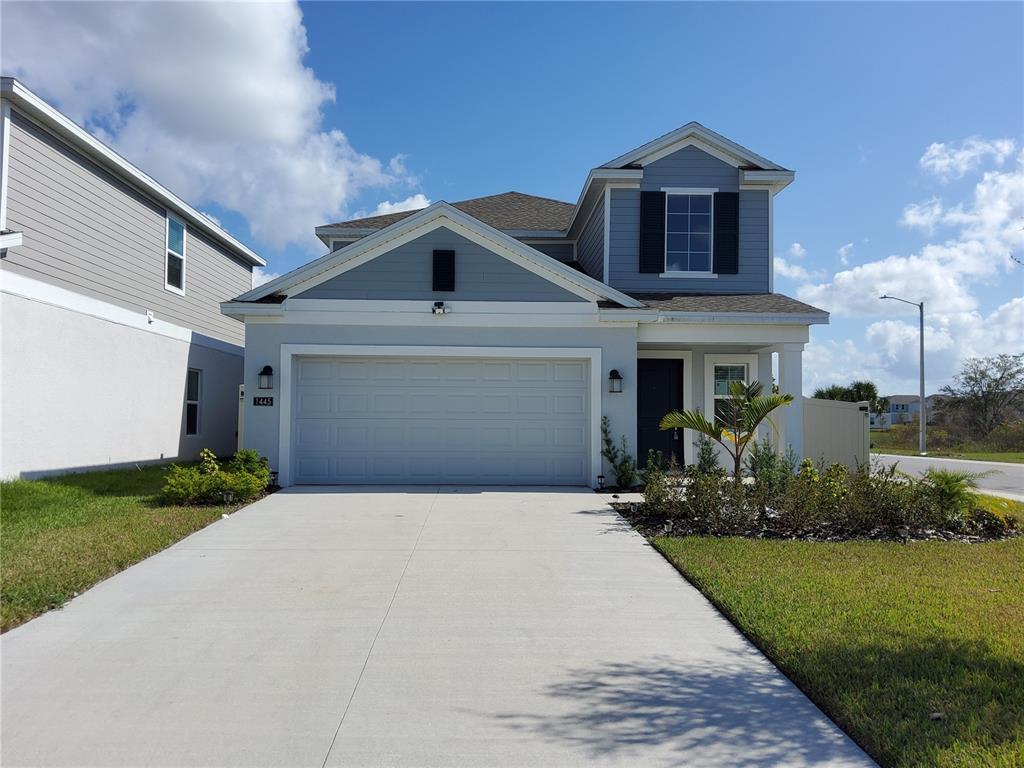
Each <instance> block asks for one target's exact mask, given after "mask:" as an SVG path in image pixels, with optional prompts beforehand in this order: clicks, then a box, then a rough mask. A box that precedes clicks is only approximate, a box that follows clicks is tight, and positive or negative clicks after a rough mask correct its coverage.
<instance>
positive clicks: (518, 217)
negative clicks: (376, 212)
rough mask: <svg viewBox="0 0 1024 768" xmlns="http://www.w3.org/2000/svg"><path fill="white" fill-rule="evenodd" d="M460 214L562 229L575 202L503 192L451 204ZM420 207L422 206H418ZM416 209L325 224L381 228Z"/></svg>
mask: <svg viewBox="0 0 1024 768" xmlns="http://www.w3.org/2000/svg"><path fill="white" fill-rule="evenodd" d="M452 206H453V207H455V208H458V209H459V210H460V211H462V212H463V213H468V214H469V215H470V216H472V217H473V218H475V219H479V220H480V221H482V222H483V223H484V224H487V225H489V226H492V227H494V228H495V229H505V230H507V229H530V230H564V229H567V228H568V227H569V221H570V219H572V212H573V210H574V209H575V207H576V206H575V205H573V204H572V203H563V202H562V201H561V200H552V199H551V198H549V197H537V196H535V195H524V194H523V193H522V192H503V193H501V194H500V195H488V196H487V197H474V198H473V199H471V200H461V201H459V202H457V203H452ZM417 210H422V209H417ZM415 212H416V211H402V212H400V213H386V214H384V215H383V216H368V217H366V218H363V219H350V220H348V221H339V222H337V223H335V224H327V225H325V226H328V227H337V228H339V229H383V228H384V227H388V226H390V225H392V224H394V223H395V222H396V221H401V220H402V219H404V218H406V217H407V216H410V215H412V214H413V213H415Z"/></svg>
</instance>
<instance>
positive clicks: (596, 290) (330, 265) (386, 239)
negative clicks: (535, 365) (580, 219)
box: [238, 201, 643, 307]
mask: <svg viewBox="0 0 1024 768" xmlns="http://www.w3.org/2000/svg"><path fill="white" fill-rule="evenodd" d="M439 227H446V228H448V229H450V230H452V231H453V232H455V233H456V234H459V235H461V236H463V237H465V238H466V239H467V240H470V241H472V242H474V243H476V244H477V245H479V246H480V247H482V248H486V249H487V250H489V251H492V252H493V253H496V254H497V255H499V256H503V257H504V258H507V259H508V260H509V261H511V262H513V263H514V264H517V265H519V266H521V267H523V268H524V269H527V270H529V271H530V272H533V273H534V274H536V275H538V276H540V277H543V278H544V279H546V280H548V281H550V282H552V283H555V284H556V285H559V286H561V287H562V288H565V289H566V290H568V291H570V292H571V293H574V294H576V295H577V296H580V297H581V298H584V299H587V300H590V301H594V300H598V299H609V300H611V301H615V302H617V303H619V304H622V305H623V306H630V307H640V306H643V305H642V304H641V303H640V302H639V301H637V300H636V299H633V298H631V297H629V296H627V295H625V294H624V293H621V292H619V291H617V290H615V289H614V288H611V287H609V286H607V285H605V284H604V283H602V282H601V281H599V280H595V279H594V278H592V277H589V276H588V275H584V274H582V273H580V272H578V271H577V270H575V269H573V268H572V267H569V266H566V265H565V264H562V263H561V262H559V261H557V260H555V259H552V258H551V257H550V256H546V255H545V254H543V253H541V252H540V251H537V250H534V249H533V248H530V247H529V246H528V245H526V244H524V243H521V242H520V241H519V240H516V239H515V238H513V237H511V236H509V235H506V234H505V233H504V232H500V231H499V230H496V229H494V228H493V227H490V226H488V225H486V224H484V223H483V222H481V221H479V220H478V219H474V218H473V217H472V216H469V215H468V214H465V213H463V212H462V211H460V210H458V209H456V208H453V207H452V206H451V205H449V204H448V203H445V202H443V201H441V202H437V203H434V204H433V205H431V206H429V207H428V208H424V209H423V210H422V211H419V212H418V213H415V214H413V215H412V216H409V217H408V218H405V219H403V220H402V221H399V222H396V223H395V224H392V225H391V226H389V227H385V228H384V229H382V230H380V231H379V232H377V233H376V234H373V235H370V236H369V237H366V238H363V239H362V240H361V241H359V242H358V243H354V244H353V245H351V246H349V247H348V248H345V249H344V253H343V252H342V251H336V252H334V253H332V254H328V255H327V256H323V257H321V258H319V259H317V260H316V261H313V262H311V263H309V264H307V265H306V266H304V267H299V268H298V269H296V270H294V271H293V272H290V273H288V274H287V275H283V276H281V277H279V278H277V279H276V280H271V281H270V282H269V283H266V284H264V285H262V286H260V287H259V288H257V289H255V290H253V291H249V292H248V293H245V294H243V295H241V296H239V297H238V300H239V301H252V300H254V299H259V298H262V297H264V296H269V295H271V294H273V293H277V292H280V291H293V292H295V293H301V292H302V291H305V290H308V289H310V288H312V287H313V286H315V285H318V284H320V283H322V282H324V281H326V280H330V279H331V278H333V277H336V276H337V275H340V274H343V273H345V272H347V271H348V270H350V269H354V268H356V267H358V266H360V265H361V264H365V263H367V262H368V261H371V260H372V259H374V258H376V257H377V256H380V255H382V254H384V253H387V252H388V251H390V250H393V249H394V248H397V247H399V246H401V245H404V244H405V243H408V242H411V241H412V240H415V239H416V238H418V237H421V236H422V235H424V234H426V233H428V232H431V231H433V230H435V229H437V228H439Z"/></svg>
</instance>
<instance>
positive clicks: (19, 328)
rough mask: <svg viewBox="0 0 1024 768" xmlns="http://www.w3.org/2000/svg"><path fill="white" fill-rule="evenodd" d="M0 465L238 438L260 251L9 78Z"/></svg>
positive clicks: (189, 448) (42, 469) (68, 461)
mask: <svg viewBox="0 0 1024 768" xmlns="http://www.w3.org/2000/svg"><path fill="white" fill-rule="evenodd" d="M0 105H2V123H0V130H2V139H3V142H2V146H3V154H2V159H0V305H2V306H0V311H2V329H3V345H2V352H0V366H2V379H0V384H2V404H0V418H2V433H3V434H2V442H0V476H3V477H12V476H26V475H27V476H32V475H36V474H45V473H52V472H59V471H63V470H70V469H80V468H91V467H105V466H114V465H124V464H129V463H134V462H143V461H158V460H161V459H164V460H166V459H176V458H186V459H188V458H193V457H195V456H196V455H197V454H198V452H199V450H200V449H201V448H204V447H208V448H211V449H213V450H214V451H217V452H219V453H228V452H230V451H231V450H233V448H234V447H235V444H236V442H235V441H236V437H235V435H236V430H237V420H238V388H239V385H240V384H241V382H242V357H243V344H244V341H245V332H244V327H243V325H242V324H241V323H240V322H238V321H237V320H236V319H234V318H231V317H228V316H226V315H224V314H222V313H221V312H220V306H219V305H220V302H221V301H222V300H224V299H225V298H229V297H231V296H235V295H237V294H238V293H239V292H242V291H248V290H250V289H251V288H252V277H253V268H254V267H257V266H262V265H263V264H264V263H265V262H264V261H263V259H261V258H260V257H259V256H257V255H256V254H255V253H253V252H252V251H251V250H249V248H247V247H246V246H244V245H243V244H242V243H240V242H238V241H237V240H235V239H234V238H233V237H231V235H229V234H228V233H227V232H225V231H224V230H223V229H221V228H220V227H219V226H217V224H216V223H214V222H213V221H212V220H211V219H210V218H208V217H206V216H204V215H203V214H201V213H200V212H199V211H197V210H195V209H194V208H192V207H191V206H190V205H188V204H187V203H186V202H185V201H183V200H182V199H181V198H179V197H177V196H176V195H175V194H174V193H172V192H171V191H169V190H168V189H166V188H165V187H163V186H162V185H161V184H160V183H159V182H157V181H155V180H154V179H153V178H151V177H150V176H148V175H146V173H145V172H143V171H142V170H140V169H139V168H137V167H135V166H134V165H132V164H131V163H129V162H128V161H127V160H125V159H124V158H123V157H121V156H120V155H118V154H117V153H115V152H114V151H113V150H111V149H110V148H109V147H107V146H106V145H104V144H103V143H101V142H100V141H98V140H97V139H95V138H94V137H93V136H92V135H90V134H89V133H88V132H86V131H85V130H84V129H82V128H81V127H79V126H78V125H76V124H75V123H74V122H72V121H71V120H70V119H68V118H67V117H66V116H65V115H63V114H61V113H60V112H58V111H57V110H56V109H54V108H53V107H52V106H50V105H49V104H47V103H46V102H45V101H43V100H42V99H40V98H39V97H38V96H37V95H36V94H34V93H33V92H32V91H30V90H29V89H28V88H26V87H25V86H24V85H23V84H22V83H20V82H18V81H17V80H15V79H13V78H3V79H2V84H0Z"/></svg>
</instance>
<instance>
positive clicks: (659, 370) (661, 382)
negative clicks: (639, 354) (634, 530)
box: [636, 358, 683, 467]
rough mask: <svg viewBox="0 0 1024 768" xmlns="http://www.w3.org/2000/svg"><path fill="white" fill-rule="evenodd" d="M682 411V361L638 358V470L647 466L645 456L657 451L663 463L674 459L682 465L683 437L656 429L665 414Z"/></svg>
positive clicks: (677, 432)
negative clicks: (673, 456) (671, 457)
mask: <svg viewBox="0 0 1024 768" xmlns="http://www.w3.org/2000/svg"><path fill="white" fill-rule="evenodd" d="M682 409H683V361H682V360H671V359H655V358H640V359H639V360H637V394H636V426H637V458H638V459H639V463H640V466H641V467H643V466H644V465H645V464H646V463H647V452H648V451H650V450H654V451H661V455H662V457H663V458H664V460H665V462H666V463H667V462H668V460H669V456H671V455H673V454H674V455H675V457H676V461H677V462H678V463H679V465H680V466H682V464H683V439H682V438H683V436H682V434H681V433H680V432H679V431H678V430H668V431H665V432H663V431H662V430H661V429H659V428H658V425H659V423H660V422H661V419H662V417H663V416H664V415H665V414H666V413H668V412H669V411H681V410H682Z"/></svg>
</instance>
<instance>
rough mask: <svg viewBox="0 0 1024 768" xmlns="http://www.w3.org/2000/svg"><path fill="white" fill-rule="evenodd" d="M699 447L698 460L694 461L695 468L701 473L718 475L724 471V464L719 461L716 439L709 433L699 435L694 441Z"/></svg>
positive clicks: (696, 446) (697, 447)
mask: <svg viewBox="0 0 1024 768" xmlns="http://www.w3.org/2000/svg"><path fill="white" fill-rule="evenodd" d="M693 446H694V447H695V448H696V449H697V460H696V461H695V462H694V463H693V469H694V471H695V472H697V474H700V475H716V474H721V473H722V472H724V470H723V469H722V465H721V464H719V463H718V446H716V445H715V441H714V440H712V439H711V438H710V437H708V436H707V435H699V436H698V437H697V439H696V440H694V441H693Z"/></svg>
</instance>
